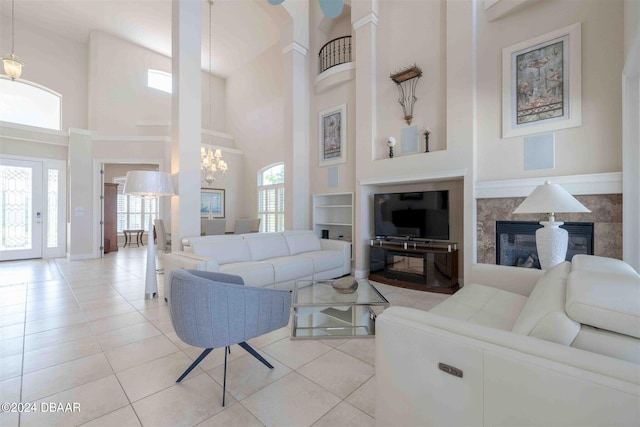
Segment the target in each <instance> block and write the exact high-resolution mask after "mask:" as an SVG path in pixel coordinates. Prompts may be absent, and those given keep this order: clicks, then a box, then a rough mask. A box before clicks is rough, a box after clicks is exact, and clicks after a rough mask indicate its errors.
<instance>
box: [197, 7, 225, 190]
mask: <svg viewBox="0 0 640 427" xmlns="http://www.w3.org/2000/svg"><path fill="white" fill-rule="evenodd" d="M208 3H209V75H208V76H207V77H208V78H209V90H208V92H209V129H211V128H212V127H213V126H212V121H213V120H212V109H211V102H212V99H213V94H212V93H211V33H212V29H211V27H212V17H211V8H212V6H213V1H212V0H208ZM200 170H201V172H202V174H203V175H204V178H203V180H204V181H205V182H206V183H207V184H209V185H211V184H213V183H214V182H216V181H221V180H222V178H224V176H225V175H226V173H227V170H228V166H227V162H225V161H224V160H222V151H221V150H220V149H219V148H217V149H216V150H215V151H213V150H212V149H211V147H209V148H206V149H205V148H204V147H200Z"/></svg>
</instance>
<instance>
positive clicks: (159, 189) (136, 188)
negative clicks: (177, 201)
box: [123, 171, 174, 198]
mask: <svg viewBox="0 0 640 427" xmlns="http://www.w3.org/2000/svg"><path fill="white" fill-rule="evenodd" d="M123 193H124V194H130V195H132V196H140V197H145V198H155V197H161V196H171V195H173V194H174V192H173V183H172V182H171V175H169V174H168V173H167V172H158V171H129V172H127V180H126V181H125V183H124V190H123Z"/></svg>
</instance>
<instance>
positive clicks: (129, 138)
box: [91, 136, 171, 142]
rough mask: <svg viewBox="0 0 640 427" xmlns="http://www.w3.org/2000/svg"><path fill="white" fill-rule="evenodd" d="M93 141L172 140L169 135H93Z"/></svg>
mask: <svg viewBox="0 0 640 427" xmlns="http://www.w3.org/2000/svg"><path fill="white" fill-rule="evenodd" d="M91 141H93V142H100V141H101V142H107V141H125V142H126V141H132V142H133V141H136V142H154V141H156V142H171V138H170V137H168V136H93V137H92V138H91Z"/></svg>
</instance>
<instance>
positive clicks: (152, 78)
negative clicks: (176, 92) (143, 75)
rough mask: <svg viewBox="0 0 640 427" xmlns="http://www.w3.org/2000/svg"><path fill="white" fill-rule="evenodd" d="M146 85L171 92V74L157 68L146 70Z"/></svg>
mask: <svg viewBox="0 0 640 427" xmlns="http://www.w3.org/2000/svg"><path fill="white" fill-rule="evenodd" d="M147 86H149V87H152V88H154V89H158V90H161V91H163V92H167V93H173V82H172V80H171V74H170V73H165V72H164V71H158V70H151V69H149V70H147Z"/></svg>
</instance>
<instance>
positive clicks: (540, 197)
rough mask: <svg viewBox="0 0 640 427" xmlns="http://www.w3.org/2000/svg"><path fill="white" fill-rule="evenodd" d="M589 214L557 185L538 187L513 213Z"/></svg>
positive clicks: (547, 184)
mask: <svg viewBox="0 0 640 427" xmlns="http://www.w3.org/2000/svg"><path fill="white" fill-rule="evenodd" d="M556 212H591V211H590V210H589V209H587V208H586V207H585V206H584V205H583V204H582V203H580V202H579V201H578V200H576V198H575V197H573V196H572V195H571V194H569V192H568V191H567V190H565V189H564V188H562V187H561V186H560V185H559V184H552V183H551V182H550V181H546V182H545V183H544V184H543V185H539V186H538V187H536V189H535V190H533V192H532V193H531V194H530V195H529V197H527V198H526V199H525V200H524V202H522V204H521V205H520V206H518V207H517V208H516V210H515V211H513V213H546V214H554V213H556Z"/></svg>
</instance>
